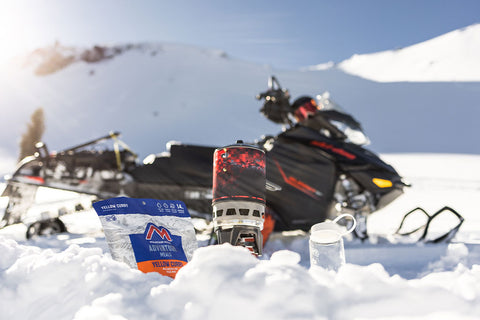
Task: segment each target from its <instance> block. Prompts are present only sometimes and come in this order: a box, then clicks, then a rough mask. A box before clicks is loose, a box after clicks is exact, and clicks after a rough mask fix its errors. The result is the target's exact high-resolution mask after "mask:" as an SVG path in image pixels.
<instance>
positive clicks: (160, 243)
mask: <svg viewBox="0 0 480 320" xmlns="http://www.w3.org/2000/svg"><path fill="white" fill-rule="evenodd" d="M93 207H94V208H95V211H96V212H97V214H98V217H99V218H100V221H101V222H102V226H103V231H104V233H105V238H106V240H107V244H108V247H109V249H110V252H111V254H112V258H113V259H115V260H117V261H122V262H125V263H126V264H128V265H129V266H130V267H132V268H137V269H138V270H140V271H143V272H159V273H161V274H163V275H166V276H170V277H172V278H175V275H176V273H177V271H178V270H179V269H180V268H181V267H183V266H184V265H185V264H187V262H188V261H190V260H191V259H192V255H193V252H194V251H195V249H197V246H198V245H197V239H196V236H195V230H194V228H193V224H192V221H191V218H190V214H189V213H188V210H187V207H186V206H185V204H184V203H183V202H182V201H177V200H155V199H135V198H127V197H118V198H112V199H107V200H102V201H98V202H95V203H94V204H93Z"/></svg>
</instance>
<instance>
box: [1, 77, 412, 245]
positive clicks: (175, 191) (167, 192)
mask: <svg viewBox="0 0 480 320" xmlns="http://www.w3.org/2000/svg"><path fill="white" fill-rule="evenodd" d="M257 99H258V100H261V101H262V102H263V103H262V108H261V110H260V111H261V113H262V114H263V115H265V116H266V117H267V119H269V120H271V121H273V122H275V123H278V124H280V125H282V126H283V130H282V132H280V133H279V134H277V135H275V136H265V137H262V138H261V139H259V140H258V141H254V142H251V143H250V144H251V145H254V146H256V147H258V148H261V149H262V150H264V151H265V154H266V180H267V182H266V206H267V210H268V212H269V213H270V214H271V216H272V217H273V220H274V222H275V226H274V228H275V230H276V231H285V230H298V229H300V230H305V231H307V230H309V228H310V227H311V226H312V225H314V224H316V223H318V222H322V221H324V220H325V219H327V218H332V217H334V216H336V215H338V213H340V212H350V213H352V214H353V215H354V216H355V217H356V218H357V228H356V230H355V232H356V235H357V236H358V237H359V238H363V239H364V238H366V237H367V236H368V233H367V230H366V219H367V217H368V215H370V214H371V213H372V212H374V211H376V210H378V209H380V208H383V207H384V206H386V205H387V204H389V203H391V202H392V201H393V200H394V199H396V198H397V197H398V196H400V195H401V194H402V193H403V190H404V188H405V187H406V186H407V184H406V183H404V182H403V181H402V178H401V177H400V175H399V174H398V173H397V171H396V170H395V169H394V168H393V167H392V166H390V165H388V164H386V163H385V162H383V161H382V159H380V158H379V157H378V156H377V155H376V154H374V153H373V152H371V151H369V150H367V149H366V148H365V147H364V145H366V144H367V143H368V138H367V137H366V136H365V134H364V133H363V130H362V128H361V125H360V123H359V122H358V121H356V120H355V119H354V118H353V117H352V116H351V115H349V114H347V113H345V112H344V111H343V110H341V108H340V107H339V106H338V105H337V104H336V103H335V102H333V101H332V100H331V99H330V97H329V94H328V93H324V94H322V95H319V96H317V100H315V99H312V98H310V97H300V98H298V99H296V100H295V101H294V102H293V103H290V94H289V92H288V90H287V89H284V88H282V87H281V86H280V84H279V82H278V80H277V79H276V78H275V77H274V76H272V77H270V78H269V81H268V89H267V91H265V92H263V93H260V94H259V95H257ZM106 140H110V141H113V142H114V146H113V149H110V148H107V149H102V150H99V149H98V145H99V144H101V143H103V142H105V141H106ZM217 147H218V146H201V145H186V144H181V143H171V144H168V145H167V152H163V153H162V154H160V155H151V156H148V157H147V158H146V159H145V160H144V161H143V163H139V162H138V159H137V156H136V154H135V153H134V152H133V151H132V150H131V149H130V148H129V147H128V146H127V145H126V144H125V143H123V142H122V141H121V140H120V139H119V133H111V134H109V135H107V136H104V137H101V138H99V139H95V140H92V141H89V142H87V143H84V144H81V145H79V146H75V147H72V148H68V149H65V150H63V151H60V152H57V153H49V152H48V149H47V148H46V146H45V144H43V143H39V144H38V145H37V152H36V153H35V154H34V155H32V156H30V157H27V158H25V159H24V160H22V161H21V162H20V164H19V166H18V168H17V170H16V171H15V173H14V174H13V175H12V176H11V177H10V178H9V180H8V184H7V187H6V188H5V190H4V192H3V194H2V196H7V197H9V202H8V206H7V208H6V209H5V213H4V216H3V218H2V220H1V224H0V227H3V226H6V225H9V224H13V223H18V222H22V221H25V215H26V214H27V211H28V209H29V208H30V207H31V206H32V205H34V202H35V193H36V190H37V188H39V187H48V188H58V189H62V190H69V191H74V192H78V193H82V194H90V195H92V196H94V197H96V199H106V198H110V197H115V196H118V195H124V196H129V197H135V198H156V199H165V200H181V201H183V202H184V203H185V204H186V205H187V207H188V208H189V211H190V213H191V214H192V215H194V216H196V217H200V218H203V219H207V220H210V221H211V219H212V168H213V154H214V152H215V150H216V148H217ZM35 222H36V226H34V224H30V226H29V227H30V228H29V233H28V234H27V236H31V235H33V234H42V233H44V230H45V229H47V227H46V226H49V227H50V228H49V230H51V229H52V225H53V226H54V227H55V228H53V229H54V230H61V231H62V230H64V229H65V227H64V225H62V223H61V217H60V216H59V215H58V214H53V215H52V216H51V217H49V218H48V219H40V220H38V221H35ZM38 222H42V223H43V225H41V224H40V223H38ZM30 229H31V230H30Z"/></svg>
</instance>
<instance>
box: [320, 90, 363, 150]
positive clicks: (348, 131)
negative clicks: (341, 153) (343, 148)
mask: <svg viewBox="0 0 480 320" xmlns="http://www.w3.org/2000/svg"><path fill="white" fill-rule="evenodd" d="M317 101H318V105H319V106H320V108H321V109H320V110H321V112H322V114H323V115H324V117H325V118H326V119H327V121H328V122H329V123H330V124H331V125H333V126H334V127H335V128H336V129H337V130H338V131H340V132H342V133H343V134H344V135H345V137H346V138H345V142H349V143H353V144H356V145H368V144H370V139H369V138H368V137H367V135H366V134H365V132H363V129H362V126H361V125H360V123H359V122H358V121H357V120H355V119H354V118H353V117H352V116H351V115H349V114H348V113H347V112H345V110H343V109H342V107H340V106H339V105H338V104H336V103H335V102H334V101H332V100H331V99H330V94H329V93H328V92H324V93H323V94H321V95H318V96H317Z"/></svg>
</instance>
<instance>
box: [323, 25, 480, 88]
mask: <svg viewBox="0 0 480 320" xmlns="http://www.w3.org/2000/svg"><path fill="white" fill-rule="evenodd" d="M479 55H480V24H474V25H471V26H468V27H466V28H464V29H459V30H454V31H452V32H449V33H447V34H444V35H441V36H439V37H436V38H433V39H430V40H428V41H425V42H422V43H418V44H415V45H412V46H409V47H406V48H401V49H397V50H388V51H383V52H377V53H371V54H356V55H353V56H352V57H351V58H350V59H347V60H345V61H342V62H341V63H339V64H338V68H340V69H341V70H343V71H345V72H347V73H349V74H352V75H357V76H359V77H362V78H365V79H369V80H373V81H378V82H398V81H411V82H439V81H480V61H479V59H478V56H479ZM321 67H322V66H321Z"/></svg>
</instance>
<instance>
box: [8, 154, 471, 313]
mask: <svg viewBox="0 0 480 320" xmlns="http://www.w3.org/2000/svg"><path fill="white" fill-rule="evenodd" d="M382 157H384V158H385V159H386V160H387V161H388V162H390V163H392V164H393V165H394V166H395V167H396V168H397V169H398V170H399V171H400V173H402V174H403V175H404V176H405V178H406V179H407V180H408V181H410V182H412V183H413V186H412V188H411V189H409V190H408V191H407V192H406V193H405V194H404V195H403V196H402V197H401V198H399V199H398V200H396V201H395V202H394V203H392V204H391V205H390V206H388V207H386V208H385V209H383V210H382V211H379V212H376V213H374V214H373V215H372V216H371V217H370V219H369V228H370V229H371V230H372V232H374V233H376V234H377V235H381V236H382V237H375V236H374V235H372V237H371V239H370V241H368V242H366V243H361V242H359V241H355V240H352V239H345V247H346V259H347V265H345V266H344V267H342V268H341V269H340V270H339V272H338V273H334V272H327V271H325V270H320V269H311V270H310V269H309V267H310V265H309V260H308V259H309V252H308V238H307V235H306V234H304V233H300V232H297V233H288V234H275V235H274V236H273V237H272V239H270V240H269V242H268V243H267V246H266V247H265V250H264V251H265V255H264V256H263V257H262V258H261V259H255V258H254V257H253V256H251V254H250V253H249V252H248V251H247V250H242V248H233V247H230V246H228V245H224V246H209V247H204V244H205V241H203V240H199V243H200V246H201V248H199V249H198V250H197V251H196V252H195V255H194V258H193V260H192V261H191V262H189V263H188V264H187V266H186V267H184V268H183V269H181V271H180V272H179V274H178V275H177V278H176V279H175V280H172V279H170V278H167V277H163V276H161V275H159V274H156V273H149V274H144V273H141V272H139V271H137V270H132V269H129V268H128V266H126V265H125V264H123V263H119V262H116V261H114V260H112V258H111V255H110V253H109V250H108V247H107V245H106V242H105V238H104V236H103V233H102V231H101V226H100V223H99V220H98V218H97V217H96V214H95V213H94V212H93V210H89V211H85V212H79V213H74V214H71V215H69V216H65V217H64V219H65V218H68V220H66V221H65V222H66V223H67V224H68V225H69V228H72V226H76V228H72V229H71V230H75V231H72V232H71V233H66V234H61V235H57V236H52V237H42V238H36V239H33V240H30V241H26V240H25V236H24V232H25V227H23V226H21V225H14V226H9V227H7V228H4V229H2V230H0V250H1V252H2V259H0V280H1V283H2V287H1V289H0V310H2V312H1V313H0V319H9V320H10V319H12V320H13V319H22V320H23V319H37V320H41V319H135V318H145V319H225V318H226V317H227V318H229V319H245V318H250V319H252V318H254V319H257V318H261V319H476V318H478V317H479V316H480V309H479V307H478V306H479V302H480V290H479V288H480V269H479V265H480V245H479V243H480V233H479V230H480V220H479V217H478V214H477V213H478V210H477V209H478V208H477V203H476V201H475V199H478V197H479V192H480V176H479V174H480V171H478V170H475V168H476V167H477V165H478V163H479V161H480V159H479V156H478V155H451V154H450V155H445V154H444V155H441V154H387V155H382ZM0 162H1V161H0ZM418 205H420V206H423V207H425V208H426V209H427V210H428V211H431V210H436V209H438V208H439V207H441V206H443V205H450V206H452V207H454V208H456V209H457V210H458V211H459V212H460V213H461V214H462V215H463V216H464V217H465V222H464V224H463V225H462V227H461V229H460V231H459V233H458V234H457V238H456V239H455V243H451V244H436V245H426V244H415V243H412V241H411V239H409V238H402V239H397V238H395V237H393V236H392V233H393V230H394V229H395V227H396V226H397V225H398V223H399V221H400V218H401V216H402V214H404V213H405V212H406V211H407V210H409V209H411V208H413V207H415V206H418ZM387 240H388V241H387ZM202 241H203V242H202ZM407 304H408V306H409V307H408V308H404V307H402V306H404V305H407ZM26 305H28V308H26V307H25V306H26ZM246 306H247V307H246Z"/></svg>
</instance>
